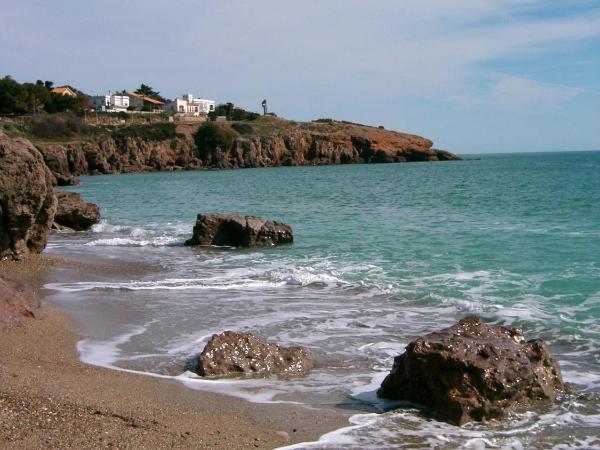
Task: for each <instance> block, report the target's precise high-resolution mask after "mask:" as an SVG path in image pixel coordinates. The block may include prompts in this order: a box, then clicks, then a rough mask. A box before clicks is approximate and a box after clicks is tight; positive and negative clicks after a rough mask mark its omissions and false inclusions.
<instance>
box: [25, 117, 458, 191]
mask: <svg viewBox="0 0 600 450" xmlns="http://www.w3.org/2000/svg"><path fill="white" fill-rule="evenodd" d="M202 127H205V128H212V130H208V136H206V134H207V133H205V135H202V133H200V132H198V130H199V125H198V124H188V123H181V124H177V125H175V124H171V123H162V124H160V123H159V124H147V125H136V126H129V127H128V126H122V127H120V128H117V129H115V130H112V131H110V132H104V133H96V134H94V135H93V137H89V136H88V137H86V136H82V137H80V138H78V139H75V140H70V141H66V142H45V141H35V143H36V146H37V147H38V149H39V150H40V151H41V153H42V154H43V155H44V160H45V162H46V164H47V165H48V167H49V168H50V170H51V171H52V173H53V174H54V175H55V176H56V178H57V180H58V181H59V183H60V184H71V183H72V182H74V180H73V177H74V176H78V175H97V174H111V173H128V172H148V171H177V170H196V169H202V168H204V169H232V168H252V167H272V166H303V165H328V164H361V163H391V162H415V161H446V160H457V159H460V158H459V157H458V156H456V155H454V154H452V153H450V152H447V151H444V150H438V149H435V148H433V143H432V142H431V141H430V140H428V139H425V138H423V137H420V136H416V135H411V134H406V133H400V132H396V131H389V130H384V129H381V128H376V127H369V126H365V125H359V124H352V123H348V122H338V121H315V122H294V121H289V120H284V119H279V118H275V117H270V116H266V117H260V118H258V119H256V120H253V121H244V122H206V123H205V124H203V125H200V128H202Z"/></svg>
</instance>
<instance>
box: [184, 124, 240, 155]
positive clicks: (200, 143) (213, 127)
mask: <svg viewBox="0 0 600 450" xmlns="http://www.w3.org/2000/svg"><path fill="white" fill-rule="evenodd" d="M237 136H238V134H237V133H236V132H235V130H233V129H232V128H231V127H229V126H227V125H220V124H218V123H215V122H204V123H203V124H202V125H200V127H199V128H198V131H196V133H194V142H195V143H196V147H197V148H198V156H199V157H200V159H202V160H203V161H205V162H206V163H207V164H211V163H212V162H213V160H214V159H215V155H216V154H217V153H219V154H220V153H221V152H226V151H229V150H231V149H232V148H233V144H234V142H235V139H236V138H237Z"/></svg>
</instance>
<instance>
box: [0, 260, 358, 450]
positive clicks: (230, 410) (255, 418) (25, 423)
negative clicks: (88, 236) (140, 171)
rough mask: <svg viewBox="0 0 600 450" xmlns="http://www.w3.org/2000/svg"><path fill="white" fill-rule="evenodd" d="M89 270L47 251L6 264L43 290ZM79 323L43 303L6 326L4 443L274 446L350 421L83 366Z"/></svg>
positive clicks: (0, 347) (0, 359)
mask: <svg viewBox="0 0 600 450" xmlns="http://www.w3.org/2000/svg"><path fill="white" fill-rule="evenodd" d="M88 264H92V263H88ZM81 268H82V263H80V262H77V261H68V260H63V259H60V258H50V257H45V256H40V257H35V258H29V259H28V260H26V261H24V262H19V263H15V262H0V274H2V276H3V277H4V278H7V279H10V280H12V281H17V282H21V283H23V284H25V285H27V286H28V287H30V288H32V290H33V292H34V295H40V288H41V286H42V285H43V283H45V282H47V281H57V280H56V277H57V276H60V273H61V270H66V271H69V272H72V271H73V270H81ZM90 268H92V269H95V270H99V269H100V266H97V267H93V266H92V265H91V266H90V267H87V268H86V269H90ZM105 270H111V269H110V267H106V268H105ZM57 274H58V275H57ZM74 330H75V324H74V322H73V320H72V319H71V318H69V317H68V315H67V314H66V313H65V312H63V311H59V310H58V309H56V308H54V307H50V306H48V305H44V304H43V301H42V307H41V309H40V314H38V319H25V320H24V321H23V323H22V324H21V325H20V326H16V327H13V328H11V329H9V330H5V331H0V447H2V448H27V449H32V448H211V449H221V448H222V449H243V448H275V447H278V446H282V445H287V444H290V443H295V442H302V441H310V440H315V439H316V438H317V437H318V436H320V435H322V434H324V433H326V432H328V431H331V430H334V429H336V428H339V427H342V426H345V425H347V420H346V419H347V415H346V416H342V415H340V414H334V413H332V412H325V411H324V412H322V413H321V412H315V411H310V410H307V409H304V408H301V407H294V406H288V405H285V406H281V405H257V404H252V403H249V402H246V401H244V400H241V399H237V398H233V397H227V396H222V395H219V394H212V393H208V392H198V391H194V390H190V389H188V388H185V387H184V386H183V385H181V384H179V383H177V382H174V381H170V380H160V379H155V378H151V377H146V376H143V375H135V374H129V373H124V372H118V371H112V370H108V369H103V368H99V367H95V366H89V365H86V364H83V363H81V362H80V361H79V359H78V354H77V351H76V349H75V344H76V342H77V341H78V340H79V339H80V336H78V335H77V334H76V333H75V331H74Z"/></svg>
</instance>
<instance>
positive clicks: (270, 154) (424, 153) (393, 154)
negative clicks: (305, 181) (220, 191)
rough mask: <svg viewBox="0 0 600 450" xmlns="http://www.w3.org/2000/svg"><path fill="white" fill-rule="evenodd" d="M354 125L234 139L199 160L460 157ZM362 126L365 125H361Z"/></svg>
mask: <svg viewBox="0 0 600 450" xmlns="http://www.w3.org/2000/svg"><path fill="white" fill-rule="evenodd" d="M361 128H362V127H355V129H354V130H352V133H340V132H337V133H327V132H316V131H304V130H303V131H293V132H290V133H287V134H276V135H272V136H250V137H239V138H237V139H236V141H235V144H234V146H233V148H232V149H231V150H229V151H222V150H221V149H215V151H214V152H213V153H212V155H210V156H209V157H208V158H205V159H204V161H203V163H205V164H207V165H209V166H212V167H218V168H238V167H270V166H302V165H327V164H361V163H391V162H413V161H441V160H451V159H460V158H458V157H456V156H455V155H452V154H451V153H449V152H445V151H442V150H436V149H433V148H432V142H431V141H429V140H427V139H424V138H422V137H420V136H413V135H408V134H402V133H394V132H379V133H378V132H377V131H378V130H377V131H375V130H372V129H371V130H366V131H365V130H362V129H361ZM365 128H366V127H365Z"/></svg>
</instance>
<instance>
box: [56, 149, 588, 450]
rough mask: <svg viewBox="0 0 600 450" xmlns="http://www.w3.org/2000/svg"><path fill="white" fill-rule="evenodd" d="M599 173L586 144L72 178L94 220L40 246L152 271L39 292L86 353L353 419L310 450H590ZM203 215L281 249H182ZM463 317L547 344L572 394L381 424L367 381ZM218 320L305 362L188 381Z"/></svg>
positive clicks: (395, 417)
mask: <svg viewBox="0 0 600 450" xmlns="http://www.w3.org/2000/svg"><path fill="white" fill-rule="evenodd" d="M599 180H600V152H581V153H546V154H540V153H538V154H513V155H482V156H472V157H467V158H466V160H465V161H458V162H439V163H410V164H385V165H350V166H323V167H285V168H269V169H245V170H234V171H200V172H182V173H155V174H130V175H114V176H97V177H83V178H82V184H81V186H77V187H75V188H73V190H76V191H78V192H81V193H82V194H83V196H84V198H85V199H86V200H87V201H92V202H95V203H97V204H98V205H100V207H101V210H102V214H103V217H104V221H103V223H102V224H100V225H99V226H96V227H95V228H94V231H92V232H89V233H80V234H77V235H73V234H56V235H54V236H53V237H52V240H51V243H50V246H49V251H50V252H52V253H56V254H63V255H67V256H69V255H71V256H74V257H77V256H83V257H86V258H99V259H106V258H110V259H119V260H123V261H129V262H130V263H131V264H132V265H135V264H136V263H144V264H149V265H151V266H152V267H154V268H157V269H156V270H152V271H149V272H148V273H146V274H144V275H140V276H139V277H135V278H132V277H131V276H127V275H125V274H123V276H117V275H112V276H111V277H107V276H105V275H103V276H100V275H98V276H97V277H92V278H90V279H89V280H78V281H76V282H71V283H60V284H55V285H52V286H49V288H51V289H53V290H54V292H55V294H54V295H53V298H54V299H55V300H56V301H57V302H59V303H60V304H63V305H65V307H67V308H69V310H70V311H72V312H73V313H74V314H75V316H76V317H78V319H79V321H80V324H81V327H82V331H83V332H84V334H85V335H86V336H88V339H86V340H85V341H83V342H81V343H80V346H79V349H80V352H81V357H82V359H83V360H84V361H87V362H91V363H94V364H100V365H104V366H107V367H115V368H124V369H128V370H136V371H142V372H149V373H155V374H160V375H162V376H175V377H177V378H178V379H180V380H181V381H182V382H184V383H186V385H189V386H190V387H191V388H195V389H211V390H216V391H219V392H226V393H229V394H232V395H239V396H242V397H245V398H248V399H250V400H251V401H298V400H299V399H301V401H302V402H305V403H306V404H307V405H309V406H311V407H319V408H338V409H340V410H348V409H350V410H360V411H364V413H365V414H360V415H356V416H355V417H354V418H353V422H354V423H355V424H357V426H356V427H354V428H350V429H347V430H341V431H339V432H337V433H334V434H333V435H331V436H326V437H324V438H323V440H322V441H321V442H319V443H317V444H314V445H313V447H312V448H339V446H340V445H342V444H343V443H344V445H345V446H346V447H348V448H369V447H370V448H386V447H391V446H398V447H399V446H404V445H406V446H408V447H411V446H412V447H414V448H419V447H423V446H425V447H427V446H432V447H436V446H438V447H439V446H441V447H447V448H458V447H465V446H470V447H472V448H497V447H499V446H505V447H509V448H548V447H555V448H590V447H594V446H598V447H600V437H599V436H598V435H599V432H598V428H599V427H600V401H599V395H600V345H599V339H600V181H599ZM200 211H203V212H233V213H240V214H252V215H260V216H264V217H268V218H272V219H276V220H281V221H284V222H287V223H289V224H291V225H292V227H293V228H294V232H295V243H294V244H293V245H292V246H283V247H276V248H268V249H254V250H232V249H197V248H188V247H184V246H182V243H183V241H184V240H185V239H187V238H188V237H189V236H190V235H191V228H192V226H193V224H194V221H195V216H196V214H197V212H200ZM471 313H476V314H479V315H481V316H482V317H484V318H485V319H486V320H488V321H491V322H495V323H500V324H517V325H520V326H522V327H523V329H524V330H525V333H526V336H527V337H531V338H533V337H542V338H544V339H546V340H547V341H548V343H549V345H550V347H551V350H552V351H553V352H554V353H555V354H556V355H557V357H558V360H559V362H560V363H561V366H562V368H563V372H564V376H565V379H566V380H567V381H570V382H572V383H574V384H575V386H576V387H577V389H578V392H579V394H578V395H574V396H569V397H568V398H566V399H564V400H563V401H562V402H561V403H559V404H558V405H554V406H542V407H539V408H534V410H533V411H531V412H523V411H521V412H518V413H517V414H514V415H513V416H511V419H510V420H509V421H508V422H505V423H504V424H492V425H470V426H468V427H466V428H462V429H459V428H456V427H450V426H448V425H444V424H440V423H438V422H435V421H430V420H425V419H423V417H422V416H421V415H420V414H419V413H418V411H416V410H414V409H402V410H398V411H389V412H385V413H382V411H387V410H388V409H390V407H391V405H389V404H386V403H385V402H381V401H378V400H377V399H376V398H375V395H374V390H375V389H376V387H377V386H378V383H379V382H380V381H381V379H382V378H383V376H384V375H385V373H386V372H387V371H388V370H389V368H390V367H391V361H392V358H393V356H395V355H396V354H398V353H399V352H401V351H402V350H403V348H404V346H405V345H406V344H407V343H408V342H409V341H410V340H412V339H414V338H415V337H417V336H419V335H421V334H424V333H427V332H430V331H433V330H435V329H439V328H441V327H445V326H448V325H451V324H452V323H454V322H455V321H456V320H458V319H460V318H462V317H464V316H465V315H467V314H471ZM107 323H109V324H110V326H107V325H106V324H107ZM99 324H102V325H99ZM226 329H235V330H248V331H252V332H254V333H256V334H259V335H261V336H263V337H265V338H268V339H272V340H276V341H278V342H281V343H283V344H300V345H305V346H307V347H308V348H309V349H310V350H311V352H312V353H313V355H314V357H315V360H316V364H317V369H316V370H315V371H314V372H313V373H312V374H311V375H310V376H309V377H307V378H305V379H299V380H292V381H288V382H282V381H278V380H241V381H231V382H206V381H202V380H196V379H194V377H193V376H192V375H191V374H190V373H184V369H183V367H184V365H185V361H186V359H187V358H189V357H190V356H192V355H193V354H195V353H198V352H199V351H201V350H202V347H203V345H204V343H205V342H206V340H207V339H208V337H210V335H211V334H212V333H217V332H221V331H223V330H226ZM308 445H309V444H305V445H303V448H304V447H308ZM519 446H521V447H519Z"/></svg>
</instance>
